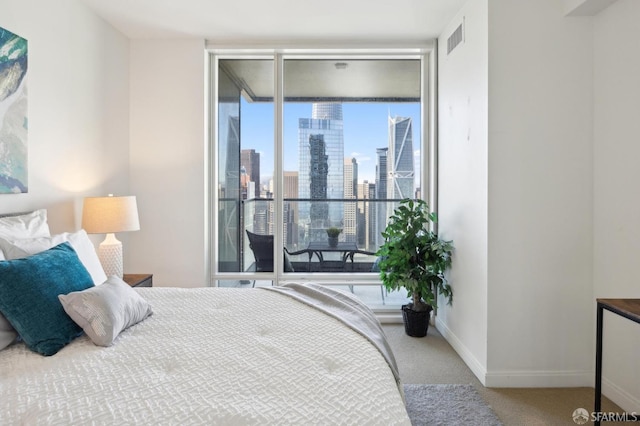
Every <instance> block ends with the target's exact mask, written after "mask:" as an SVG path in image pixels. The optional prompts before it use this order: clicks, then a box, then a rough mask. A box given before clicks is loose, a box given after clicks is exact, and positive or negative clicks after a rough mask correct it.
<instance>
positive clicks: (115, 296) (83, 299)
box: [58, 275, 153, 346]
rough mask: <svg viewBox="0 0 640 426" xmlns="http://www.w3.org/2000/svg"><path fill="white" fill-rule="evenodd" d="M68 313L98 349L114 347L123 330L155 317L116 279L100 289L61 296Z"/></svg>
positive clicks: (141, 301)
mask: <svg viewBox="0 0 640 426" xmlns="http://www.w3.org/2000/svg"><path fill="white" fill-rule="evenodd" d="M58 299H59V300H60V303H62V307H63V308H64V311H65V312H66V313H67V315H69V316H70V317H71V319H72V320H73V321H74V322H75V323H76V324H78V325H79V326H80V327H82V329H83V330H84V332H85V333H86V334H87V336H89V338H90V339H91V341H92V342H93V343H94V344H96V345H98V346H111V344H112V343H113V341H114V340H115V338H116V337H118V335H119V334H120V332H121V331H122V330H125V329H126V328H128V327H131V326H132V325H134V324H137V323H139V322H140V321H142V320H144V319H145V318H147V317H148V316H149V315H151V314H152V313H153V311H152V310H151V305H149V303H148V302H147V301H146V300H145V299H143V298H142V297H141V296H140V295H139V294H138V293H136V291H135V290H134V289H132V288H131V286H129V284H126V283H125V282H124V281H122V280H121V279H120V278H118V277H116V276H115V275H112V276H111V277H109V279H108V280H107V281H106V282H105V283H104V284H102V285H101V286H99V287H91V288H88V289H86V290H82V291H73V292H71V293H69V294H61V295H59V296H58Z"/></svg>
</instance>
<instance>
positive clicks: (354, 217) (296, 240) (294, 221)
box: [218, 198, 401, 273]
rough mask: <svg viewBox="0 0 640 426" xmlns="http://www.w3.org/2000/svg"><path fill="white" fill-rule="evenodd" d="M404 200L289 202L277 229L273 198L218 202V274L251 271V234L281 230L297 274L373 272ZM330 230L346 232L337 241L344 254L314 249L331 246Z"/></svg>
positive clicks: (252, 254)
mask: <svg viewBox="0 0 640 426" xmlns="http://www.w3.org/2000/svg"><path fill="white" fill-rule="evenodd" d="M400 201H401V200H399V199H397V200H396V199H393V200H378V199H302V198H285V199H284V206H283V207H284V211H283V213H284V215H283V216H284V220H283V224H282V226H275V208H274V207H275V206H274V199H273V198H251V199H247V200H241V201H238V200H232V199H220V200H219V218H220V221H219V223H220V227H219V241H218V244H219V245H218V248H219V251H218V253H219V270H220V271H227V272H243V271H250V270H251V268H252V265H253V264H254V263H255V256H254V253H253V252H252V250H251V249H250V247H249V241H248V237H247V233H246V231H249V232H252V233H255V234H260V235H274V233H275V232H282V241H283V243H284V248H286V251H287V252H288V253H289V255H288V258H289V260H290V261H291V264H292V265H293V269H294V270H295V271H296V272H324V273H337V272H340V273H362V272H372V268H373V266H374V263H375V261H376V256H375V252H376V251H377V250H378V248H379V247H380V245H381V244H382V243H383V238H382V235H381V233H382V231H383V230H384V228H385V226H386V221H387V218H388V217H389V215H390V214H391V212H392V211H393V209H394V208H395V207H396V206H397V205H398V203H399V202H400ZM329 227H337V228H339V229H341V230H342V232H341V233H340V235H339V237H338V241H339V244H340V247H341V248H344V249H345V250H344V251H340V250H331V249H328V250H323V249H322V247H321V250H319V251H318V250H315V251H314V250H311V248H313V247H319V246H318V243H323V244H325V245H326V244H328V243H327V233H326V229H327V228H329ZM310 244H312V246H310ZM277 252H278V251H277ZM291 253H293V254H291Z"/></svg>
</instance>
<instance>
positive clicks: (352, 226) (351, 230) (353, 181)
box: [342, 158, 358, 242]
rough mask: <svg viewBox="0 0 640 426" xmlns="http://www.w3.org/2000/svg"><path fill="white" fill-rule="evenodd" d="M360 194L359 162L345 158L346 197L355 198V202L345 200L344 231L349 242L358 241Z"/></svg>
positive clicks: (348, 198) (345, 238)
mask: <svg viewBox="0 0 640 426" xmlns="http://www.w3.org/2000/svg"><path fill="white" fill-rule="evenodd" d="M357 195H358V163H357V161H356V159H355V158H345V159H344V198H345V200H354V201H353V202H349V201H345V202H344V224H343V228H342V233H343V234H344V240H345V241H348V242H355V241H356V234H357V231H358V230H357V227H356V223H357V222H356V221H357V217H356V203H355V200H356V198H357Z"/></svg>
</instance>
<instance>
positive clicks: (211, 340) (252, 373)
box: [0, 288, 410, 425]
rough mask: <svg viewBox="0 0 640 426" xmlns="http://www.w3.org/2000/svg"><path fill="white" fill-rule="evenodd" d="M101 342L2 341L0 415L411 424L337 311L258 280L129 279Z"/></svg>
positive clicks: (35, 419)
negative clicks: (236, 283) (239, 284)
mask: <svg viewBox="0 0 640 426" xmlns="http://www.w3.org/2000/svg"><path fill="white" fill-rule="evenodd" d="M136 290H137V291H138V292H139V293H140V294H141V295H142V296H143V297H145V298H146V299H147V300H149V301H150V303H151V304H152V305H153V309H154V314H153V316H151V317H149V318H147V319H146V320H145V321H143V322H142V323H140V324H138V325H136V326H134V327H131V328H129V329H128V330H125V331H124V332H123V333H122V334H121V335H120V336H119V337H118V338H117V339H116V341H115V343H114V345H113V346H111V347H108V348H102V347H98V346H95V345H93V344H92V343H91V341H90V340H88V338H87V337H85V336H82V337H80V338H79V339H76V340H75V341H74V342H72V343H71V344H70V345H69V346H67V347H65V348H64V349H63V350H62V351H60V352H59V353H58V354H56V355H54V356H52V357H43V356H41V355H38V354H34V353H32V352H30V351H29V350H28V349H26V347H25V346H24V345H23V344H14V345H13V346H11V347H9V348H8V349H5V350H3V351H0V424H2V425H36V424H47V425H49V424H60V425H71V424H73V425H78V424H113V425H115V424H117V425H133V424H135V425H138V424H154V425H155V424H163V425H164V424H172V425H173V424H175V425H188V424H207V425H214V424H224V425H228V424H260V425H263V424H278V425H282V424H296V425H298V424H323V425H326V424H353V425H365V424H366V425H375V424H379V425H393V424H405V425H408V424H410V422H409V419H408V417H407V413H406V410H405V408H404V404H403V401H402V398H401V395H400V393H399V391H398V388H397V387H396V383H395V380H394V377H393V374H392V373H391V370H390V368H389V366H388V364H387V363H386V361H385V360H384V358H383V357H382V355H381V354H380V352H379V351H378V350H377V349H376V348H375V347H374V346H372V345H371V343H370V342H369V341H368V340H367V339H366V338H364V337H363V336H361V335H360V334H358V333H357V332H355V331H353V330H351V329H349V328H348V327H346V326H345V325H344V324H342V323H341V322H339V321H338V320H336V319H334V318H332V317H329V316H327V315H325V314H324V313H322V312H320V311H318V310H316V309H314V308H312V307H310V306H307V305H305V304H302V303H300V302H298V301H296V300H293V299H291V298H289V297H287V296H284V295H281V294H277V293H274V292H266V291H259V290H257V289H250V290H248V289H209V288H207V289H177V288H138V289H136Z"/></svg>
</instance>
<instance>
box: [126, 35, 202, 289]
mask: <svg viewBox="0 0 640 426" xmlns="http://www.w3.org/2000/svg"><path fill="white" fill-rule="evenodd" d="M130 78H131V105H130V108H131V133H130V139H131V143H130V158H131V163H130V167H131V169H130V175H131V193H132V194H133V195H136V196H137V201H138V210H139V215H140V228H141V229H140V231H138V232H134V233H131V235H130V237H129V244H128V246H127V247H126V250H127V258H128V260H129V262H130V265H131V266H130V268H129V269H130V270H131V271H133V272H138V273H144V272H147V273H153V274H154V277H153V284H154V286H182V287H202V286H204V285H205V283H206V281H205V256H206V253H205V247H206V244H205V243H206V241H207V239H208V237H207V235H206V232H205V230H206V229H207V225H206V223H205V178H206V173H205V164H206V158H205V157H206V155H205V153H206V152H207V150H206V149H205V146H206V142H205V53H204V40H180V41H169V40H135V41H131V76H130Z"/></svg>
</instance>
